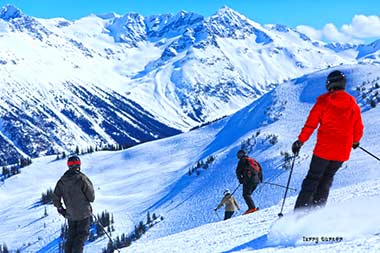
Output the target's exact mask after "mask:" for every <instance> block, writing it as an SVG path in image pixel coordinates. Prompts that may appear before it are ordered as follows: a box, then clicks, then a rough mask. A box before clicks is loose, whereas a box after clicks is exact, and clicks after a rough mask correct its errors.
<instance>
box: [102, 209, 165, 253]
mask: <svg viewBox="0 0 380 253" xmlns="http://www.w3.org/2000/svg"><path fill="white" fill-rule="evenodd" d="M163 219H164V218H163V217H162V216H157V215H156V214H155V213H153V215H152V216H151V215H150V213H149V212H148V213H147V220H146V223H144V222H143V221H140V222H139V224H138V225H137V226H135V229H134V231H133V232H132V233H130V234H129V235H128V234H125V233H123V234H122V235H121V236H117V237H116V238H115V239H114V240H113V241H111V240H109V241H108V245H107V248H103V250H102V253H112V252H114V250H117V249H120V248H125V247H128V246H130V245H131V244H132V242H133V241H136V240H138V239H140V238H141V236H142V235H143V234H145V233H146V231H148V230H149V229H150V228H151V227H153V226H154V225H156V224H157V223H158V222H160V221H162V220H163Z"/></svg>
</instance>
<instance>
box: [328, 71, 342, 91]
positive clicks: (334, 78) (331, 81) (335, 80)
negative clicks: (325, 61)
mask: <svg viewBox="0 0 380 253" xmlns="http://www.w3.org/2000/svg"><path fill="white" fill-rule="evenodd" d="M346 83H347V80H346V77H345V76H344V74H343V73H342V72H341V71H339V70H334V71H333V72H331V73H330V74H329V75H328V76H327V79H326V89H327V90H328V91H333V90H344V89H345V88H346Z"/></svg>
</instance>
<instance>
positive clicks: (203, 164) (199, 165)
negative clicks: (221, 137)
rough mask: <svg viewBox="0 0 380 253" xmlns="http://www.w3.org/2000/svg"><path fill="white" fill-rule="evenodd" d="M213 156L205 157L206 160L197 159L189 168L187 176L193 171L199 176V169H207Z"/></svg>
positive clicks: (213, 158)
mask: <svg viewBox="0 0 380 253" xmlns="http://www.w3.org/2000/svg"><path fill="white" fill-rule="evenodd" d="M215 158H216V157H215V156H213V155H211V156H209V157H207V158H206V160H200V161H198V162H197V164H196V165H194V166H192V167H191V168H189V176H191V175H192V174H193V173H194V172H195V173H196V175H197V176H199V175H200V170H199V169H204V170H207V169H208V167H209V166H210V165H211V164H212V163H213V162H214V161H215Z"/></svg>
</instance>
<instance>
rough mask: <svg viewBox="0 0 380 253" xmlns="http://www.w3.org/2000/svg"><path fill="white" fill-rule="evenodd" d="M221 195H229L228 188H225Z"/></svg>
mask: <svg viewBox="0 0 380 253" xmlns="http://www.w3.org/2000/svg"><path fill="white" fill-rule="evenodd" d="M223 195H224V196H227V195H231V192H230V190H229V189H225V190H224V192H223Z"/></svg>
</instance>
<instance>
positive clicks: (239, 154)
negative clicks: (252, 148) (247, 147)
mask: <svg viewBox="0 0 380 253" xmlns="http://www.w3.org/2000/svg"><path fill="white" fill-rule="evenodd" d="M246 155H247V154H246V153H245V151H244V150H242V149H240V150H239V151H238V152H237V154H236V156H237V158H238V159H241V158H243V157H244V156H246Z"/></svg>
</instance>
